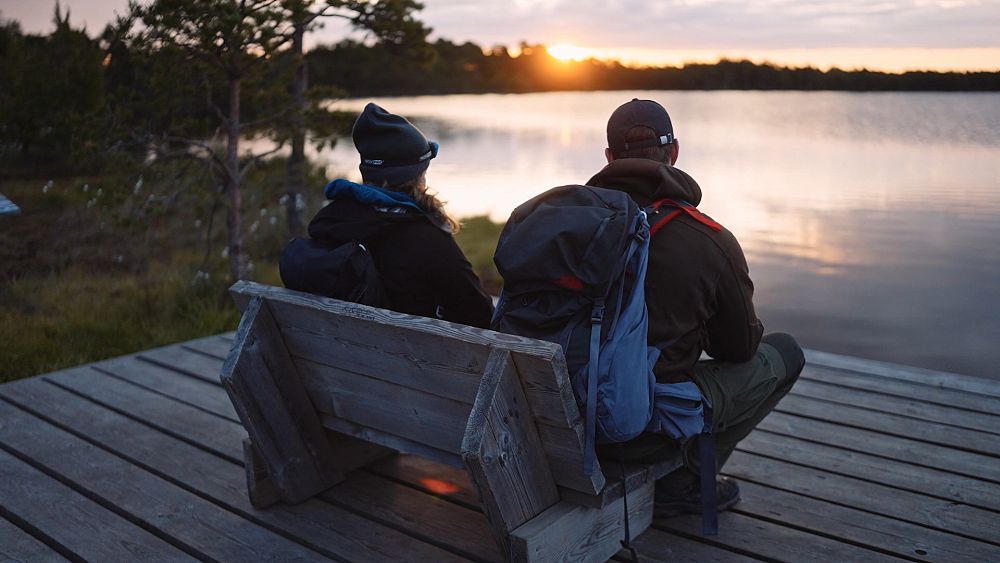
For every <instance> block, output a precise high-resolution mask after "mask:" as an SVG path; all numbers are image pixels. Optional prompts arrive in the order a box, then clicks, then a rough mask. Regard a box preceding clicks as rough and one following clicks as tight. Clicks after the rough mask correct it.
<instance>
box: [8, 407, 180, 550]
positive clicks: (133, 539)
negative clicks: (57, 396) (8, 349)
mask: <svg viewBox="0 0 1000 563" xmlns="http://www.w3.org/2000/svg"><path fill="white" fill-rule="evenodd" d="M0 407H4V405H3V404H2V403H0ZM9 408H11V407H10V406H9V405H7V406H6V409H9ZM6 414H7V411H5V412H4V416H3V417H2V418H0V420H3V421H4V426H3V428H0V431H2V434H0V441H2V442H3V443H4V444H5V445H6V446H7V447H12V445H11V444H10V443H9V440H8V438H9V437H10V432H11V431H12V425H13V424H15V422H16V420H15V419H14V418H8V417H7V416H6ZM0 467H2V468H3V479H0V506H2V507H3V510H4V511H5V512H9V513H12V514H15V515H16V516H17V517H18V518H20V519H21V520H23V521H24V522H27V523H28V524H29V525H30V526H32V527H34V528H37V529H39V530H41V531H42V532H43V533H45V534H46V535H47V536H49V537H50V538H52V539H53V540H54V541H56V542H57V543H58V544H59V545H62V546H63V547H65V548H66V549H67V550H68V551H69V552H70V553H73V554H75V555H77V556H78V557H81V558H83V559H88V560H91V561H122V562H124V561H195V559H194V558H193V557H191V556H190V555H189V554H187V553H185V552H184V551H181V550H180V549H178V548H176V547H174V546H173V545H171V544H169V543H167V542H165V541H163V540H162V539H160V538H158V537H156V536H154V535H153V534H151V533H149V532H147V531H145V530H143V529H142V528H140V527H139V526H137V525H135V524H133V523H131V522H129V521H128V520H125V519H124V518H122V517H121V516H119V515H117V514H115V513H114V512H112V511H110V510H108V509H107V508H104V507H103V506H101V505H99V504H98V503H96V502H94V501H92V500H90V499H88V498H86V497H85V496H83V495H81V494H79V493H78V492H76V491H74V490H73V489H71V488H70V487H68V486H66V485H64V484H62V483H60V482H59V481H57V480H56V479H54V478H52V477H50V476H49V475H46V474H45V473H42V472H41V471H39V470H37V469H35V468H33V467H31V466H30V465H28V464H27V463H25V462H23V461H21V460H20V459H18V458H16V457H14V456H13V455H10V454H9V453H7V452H6V451H2V450H0Z"/></svg>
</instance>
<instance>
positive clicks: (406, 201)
mask: <svg viewBox="0 0 1000 563" xmlns="http://www.w3.org/2000/svg"><path fill="white" fill-rule="evenodd" d="M323 194H324V195H326V199H330V200H334V199H341V198H349V199H354V200H357V201H360V202H361V203H367V204H369V205H380V206H385V207H411V208H413V209H415V210H417V211H420V212H421V213H423V209H420V206H419V205H417V204H416V202H414V201H413V198H411V197H410V196H408V195H406V194H404V193H402V192H394V191H392V190H387V189H385V188H378V187H375V186H369V185H368V184H355V183H354V182H351V181H349V180H345V179H343V178H338V179H336V180H334V181H332V182H330V183H329V184H327V185H326V188H324V189H323Z"/></svg>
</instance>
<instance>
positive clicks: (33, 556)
mask: <svg viewBox="0 0 1000 563" xmlns="http://www.w3.org/2000/svg"><path fill="white" fill-rule="evenodd" d="M0 510H3V509H2V508H0ZM60 548H62V547H61V546H60ZM62 549H64V548H62ZM0 561H3V562H4V563H29V562H31V563H33V562H39V561H44V562H52V563H55V562H57V561H67V560H66V559H65V558H64V557H63V556H61V555H59V553H58V552H56V551H54V550H53V549H52V548H50V547H49V546H47V545H45V544H44V543H42V542H40V541H38V540H37V539H35V538H34V536H32V535H31V534H29V533H27V532H25V531H24V530H22V529H20V528H18V527H17V526H15V525H14V524H11V523H10V522H8V521H7V520H4V519H3V518H0Z"/></svg>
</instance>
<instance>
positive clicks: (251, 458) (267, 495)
mask: <svg viewBox="0 0 1000 563" xmlns="http://www.w3.org/2000/svg"><path fill="white" fill-rule="evenodd" d="M243 470H244V471H245V472H246V476H247V496H248V497H250V504H252V505H253V507H254V508H256V509H258V510H261V509H264V508H267V507H269V506H273V505H275V504H278V503H279V502H281V493H280V492H279V491H278V488H277V487H276V486H275V485H274V481H272V480H271V477H270V476H269V475H268V474H267V466H266V465H265V464H264V460H263V459H262V458H261V457H260V454H259V453H257V450H256V449H254V447H253V444H252V443H251V442H250V438H244V439H243Z"/></svg>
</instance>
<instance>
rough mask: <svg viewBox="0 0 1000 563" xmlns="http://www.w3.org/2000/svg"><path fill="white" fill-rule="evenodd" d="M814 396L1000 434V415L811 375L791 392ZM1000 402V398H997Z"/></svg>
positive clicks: (813, 397) (800, 381)
mask: <svg viewBox="0 0 1000 563" xmlns="http://www.w3.org/2000/svg"><path fill="white" fill-rule="evenodd" d="M791 393H792V394H793V395H802V396H805V397H809V398H812V399H822V400H824V401H830V402H832V403H839V404H847V405H853V406H855V407H860V408H865V409H869V410H873V411H878V412H887V413H892V414H895V415H899V416H906V417H911V418H915V419H918V420H922V421H927V422H936V423H939V424H946V425H949V426H955V427H957V428H965V429H968V430H977V431H982V432H987V433H990V434H1000V415H994V414H986V413H981V412H975V411H969V410H964V409H956V408H952V407H948V406H942V405H937V404H934V403H927V402H923V401H915V400H912V399H906V398H901V397H894V396H892V395H886V394H883V393H872V392H865V391H860V390H856V389H846V388H844V387H840V386H838V385H836V384H832V383H821V382H816V381H811V380H808V379H804V380H799V381H798V382H797V383H796V384H795V387H794V388H793V389H792V392H791ZM996 401H997V403H1000V399H997V400H996Z"/></svg>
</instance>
